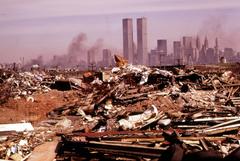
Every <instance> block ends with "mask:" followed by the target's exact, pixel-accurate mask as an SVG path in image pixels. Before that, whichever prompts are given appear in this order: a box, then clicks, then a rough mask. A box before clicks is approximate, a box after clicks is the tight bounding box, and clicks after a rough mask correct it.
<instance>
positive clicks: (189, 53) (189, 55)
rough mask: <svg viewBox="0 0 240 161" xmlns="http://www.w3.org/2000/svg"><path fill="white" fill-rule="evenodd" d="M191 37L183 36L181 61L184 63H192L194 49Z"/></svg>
mask: <svg viewBox="0 0 240 161" xmlns="http://www.w3.org/2000/svg"><path fill="white" fill-rule="evenodd" d="M192 40H193V38H192V37H190V36H184V37H183V53H184V55H183V62H184V64H185V63H186V64H192V63H193V61H194V50H193V44H192V42H193V41H192Z"/></svg>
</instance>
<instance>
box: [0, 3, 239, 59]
mask: <svg viewBox="0 0 240 161" xmlns="http://www.w3.org/2000/svg"><path fill="white" fill-rule="evenodd" d="M0 4H1V5H0V63H6V62H13V61H16V62H18V61H20V58H22V57H24V58H25V59H26V60H30V59H32V58H36V57H37V56H39V55H43V57H44V58H45V59H50V58H51V57H52V56H53V55H62V54H66V53H67V52H68V47H69V45H70V43H71V41H72V39H73V38H74V37H76V36H77V35H78V34H79V33H85V34H86V35H87V40H88V43H89V44H93V43H94V42H95V41H96V40H97V39H99V38H101V39H103V42H104V47H106V48H111V49H114V51H119V52H120V53H121V51H122V19H123V18H126V17H128V18H133V22H134V24H133V25H134V40H135V42H136V18H139V17H146V18H147V21H148V42H149V43H148V46H149V47H148V50H149V51H150V49H153V48H155V47H156V41H157V39H167V40H168V46H169V52H171V46H172V41H174V40H181V38H182V36H184V35H186V36H196V35H199V36H200V38H202V39H204V37H205V36H208V37H209V39H210V45H214V44H213V40H214V39H215V37H219V39H220V40H219V42H220V45H222V46H221V47H222V48H224V47H233V48H234V49H236V50H238V51H240V46H239V44H238V40H239V41H240V21H239V20H240V0H201V1H199V0H118V1H114V0H101V1H100V0H87V1H86V0H0Z"/></svg>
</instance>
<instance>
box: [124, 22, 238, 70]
mask: <svg viewBox="0 0 240 161" xmlns="http://www.w3.org/2000/svg"><path fill="white" fill-rule="evenodd" d="M122 24H123V56H124V57H125V58H126V59H127V60H128V61H129V62H130V63H132V64H143V65H149V66H161V65H183V64H184V65H186V64H216V63H220V62H226V61H227V62H239V61H240V53H239V52H238V53H237V52H235V51H234V50H233V49H232V48H224V50H220V48H219V43H218V38H216V39H215V45H214V47H210V46H209V43H208V38H207V37H205V39H204V42H203V43H201V41H200V38H199V37H198V36H197V37H196V38H194V37H191V36H183V38H182V41H173V53H170V52H169V51H168V44H167V43H168V42H167V40H166V39H159V40H157V47H156V48H155V49H151V50H150V52H149V51H148V42H147V40H148V39H147V35H148V34H147V19H146V18H145V17H143V18H138V19H137V50H136V49H135V48H136V47H135V44H134V41H133V20H132V19H131V18H125V19H123V20H122Z"/></svg>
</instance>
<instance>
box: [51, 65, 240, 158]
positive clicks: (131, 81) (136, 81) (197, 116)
mask: <svg viewBox="0 0 240 161" xmlns="http://www.w3.org/2000/svg"><path fill="white" fill-rule="evenodd" d="M120 64H121V63H120ZM122 64H124V63H122ZM102 75H103V77H102V79H101V80H99V79H94V80H93V81H92V82H91V83H90V84H88V87H87V89H88V90H81V92H82V96H81V97H80V98H79V101H78V102H77V103H76V104H71V105H69V106H64V107H60V108H58V109H55V110H53V111H52V112H51V113H49V115H48V116H49V118H51V119H61V118H62V119H63V120H65V124H64V125H63V126H62V127H64V128H66V127H67V128H68V129H70V130H66V131H67V132H66V131H64V130H63V131H59V134H61V135H62V142H61V144H62V146H61V150H60V152H59V158H61V157H66V156H68V157H73V156H74V155H76V156H79V155H80V156H82V157H83V156H84V157H89V156H91V157H96V158H102V159H106V158H108V159H109V158H111V159H120V160H125V159H126V157H127V158H128V159H129V158H131V159H139V158H162V160H164V157H163V156H164V153H165V152H167V151H169V149H171V148H172V146H173V145H178V146H180V147H181V148H180V149H181V150H182V151H184V153H183V154H182V158H184V157H187V156H189V155H193V153H195V152H204V151H206V152H209V151H213V152H214V153H217V154H218V159H219V158H220V159H222V158H223V157H225V159H226V158H227V157H226V156H229V155H230V154H231V152H232V151H233V150H235V149H236V148H238V147H239V143H238V140H239V135H238V133H239V131H238V130H239V127H240V122H239V120H240V117H239V103H238V102H239V101H238V100H240V97H239V94H240V90H239V86H240V84H239V80H237V79H236V78H235V75H234V74H233V73H232V72H230V71H222V72H218V73H206V72H201V71H197V70H182V69H172V71H166V70H161V69H158V68H148V67H145V66H133V65H128V64H127V65H126V64H125V65H122V66H120V67H115V68H113V69H112V70H111V71H110V72H109V71H108V72H103V73H102ZM83 82H84V81H83ZM89 89H91V90H89ZM66 120H68V121H66ZM166 134H167V135H166ZM76 147H77V148H76ZM76 149H81V150H80V151H79V150H76ZM139 152H140V154H139ZM93 153H94V154H93ZM69 154H70V155H69ZM172 154H174V153H172ZM121 157H125V158H124V159H123V158H121ZM180 158H181V157H180ZM169 160H170V159H169Z"/></svg>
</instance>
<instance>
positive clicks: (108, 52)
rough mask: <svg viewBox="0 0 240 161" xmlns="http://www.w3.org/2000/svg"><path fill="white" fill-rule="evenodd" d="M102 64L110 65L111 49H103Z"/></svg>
mask: <svg viewBox="0 0 240 161" xmlns="http://www.w3.org/2000/svg"><path fill="white" fill-rule="evenodd" d="M102 62H103V65H104V66H105V67H109V66H111V65H112V54H111V50H109V49H103V60H102Z"/></svg>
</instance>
